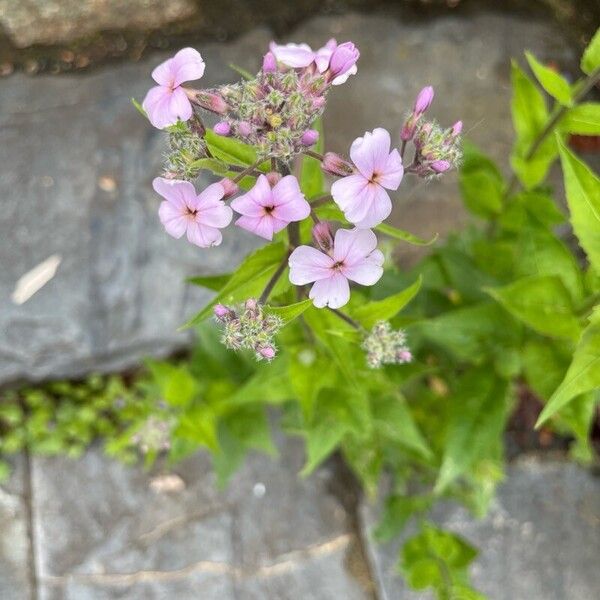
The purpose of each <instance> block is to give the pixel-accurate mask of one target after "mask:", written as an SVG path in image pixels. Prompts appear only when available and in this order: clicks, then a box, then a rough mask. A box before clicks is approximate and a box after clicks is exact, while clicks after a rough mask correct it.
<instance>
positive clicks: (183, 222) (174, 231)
mask: <svg viewBox="0 0 600 600" xmlns="http://www.w3.org/2000/svg"><path fill="white" fill-rule="evenodd" d="M158 216H159V218H160V222H161V223H162V224H163V226H164V228H165V229H166V231H167V233H168V234H169V235H171V236H173V237H174V238H177V239H179V238H180V237H181V236H182V235H183V234H184V233H185V231H186V229H187V226H188V223H189V219H188V218H187V217H185V216H184V215H183V214H182V213H181V212H180V211H179V210H177V208H176V207H175V206H173V204H171V203H170V202H167V201H164V202H161V203H160V206H159V208H158Z"/></svg>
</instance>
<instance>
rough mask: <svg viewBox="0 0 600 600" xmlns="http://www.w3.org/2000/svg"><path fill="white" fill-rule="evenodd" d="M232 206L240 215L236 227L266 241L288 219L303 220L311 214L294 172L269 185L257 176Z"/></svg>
mask: <svg viewBox="0 0 600 600" xmlns="http://www.w3.org/2000/svg"><path fill="white" fill-rule="evenodd" d="M231 207H232V208H233V209H234V210H235V211H236V212H238V213H240V215H242V216H241V217H240V218H239V219H238V220H237V221H236V222H235V224H236V225H237V226H238V227H241V228H242V229H246V230H247V231H251V232H252V233H255V234H256V235H260V236H261V237H263V238H265V239H267V240H272V239H273V235H274V234H275V233H277V232H278V231H281V230H282V229H284V228H285V227H286V226H287V224H288V223H290V222H291V221H302V219H306V217H308V215H309V214H310V205H309V204H308V202H307V201H306V200H305V198H304V194H303V193H302V192H301V191H300V186H299V185H298V180H297V179H296V178H295V177H294V176H293V175H286V176H285V177H283V178H281V179H280V180H279V181H278V182H277V183H276V184H275V185H274V186H273V187H272V188H271V185H270V184H269V180H268V179H267V177H266V176H265V175H259V176H258V179H257V180H256V184H255V185H254V187H253V188H252V189H251V190H250V191H249V192H248V193H247V194H244V195H243V196H240V197H239V198H236V199H235V200H234V201H233V202H232V203H231Z"/></svg>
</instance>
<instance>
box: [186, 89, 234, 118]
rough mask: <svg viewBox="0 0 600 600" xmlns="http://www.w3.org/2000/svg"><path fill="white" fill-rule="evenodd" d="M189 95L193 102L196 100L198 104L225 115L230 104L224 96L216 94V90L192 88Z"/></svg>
mask: <svg viewBox="0 0 600 600" xmlns="http://www.w3.org/2000/svg"><path fill="white" fill-rule="evenodd" d="M188 97H189V98H190V100H191V101H192V102H195V103H196V104H197V105H198V106H200V107H202V108H205V109H206V110H210V111H211V112H214V113H217V114H218V115H224V114H225V113H226V112H227V111H228V110H229V106H228V105H227V102H225V100H223V98H222V96H220V95H219V94H215V93H214V92H206V91H203V90H190V94H188Z"/></svg>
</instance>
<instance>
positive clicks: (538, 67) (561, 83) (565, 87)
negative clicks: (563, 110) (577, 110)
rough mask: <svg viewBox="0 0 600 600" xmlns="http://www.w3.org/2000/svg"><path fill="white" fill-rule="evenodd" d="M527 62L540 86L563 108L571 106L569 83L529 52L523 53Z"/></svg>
mask: <svg viewBox="0 0 600 600" xmlns="http://www.w3.org/2000/svg"><path fill="white" fill-rule="evenodd" d="M525 56H526V57H527V62H528V63H529V66H530V67H531V70H532V71H533V73H534V75H535V77H536V79H537V80H538V81H539V83H540V85H541V86H542V87H543V88H544V89H545V90H546V92H548V94H550V96H552V97H553V98H554V99H555V100H558V102H560V104H562V105H563V106H571V104H572V103H573V98H572V95H571V86H570V85H569V82H568V81H567V80H566V79H565V78H564V77H562V76H561V75H560V74H559V73H557V72H556V71H555V70H554V69H551V68H550V67H546V66H545V65H543V64H542V63H540V62H539V61H538V60H537V58H536V57H535V56H534V55H533V54H531V52H525Z"/></svg>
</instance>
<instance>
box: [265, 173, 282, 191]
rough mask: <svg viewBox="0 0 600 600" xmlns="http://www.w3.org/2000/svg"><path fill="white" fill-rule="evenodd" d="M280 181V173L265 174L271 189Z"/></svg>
mask: <svg viewBox="0 0 600 600" xmlns="http://www.w3.org/2000/svg"><path fill="white" fill-rule="evenodd" d="M280 180H281V173H278V172H277V171H269V172H268V173H267V181H268V182H269V185H270V186H271V187H275V186H276V185H277V184H278V183H279V181H280Z"/></svg>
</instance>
